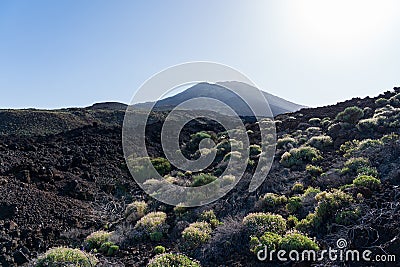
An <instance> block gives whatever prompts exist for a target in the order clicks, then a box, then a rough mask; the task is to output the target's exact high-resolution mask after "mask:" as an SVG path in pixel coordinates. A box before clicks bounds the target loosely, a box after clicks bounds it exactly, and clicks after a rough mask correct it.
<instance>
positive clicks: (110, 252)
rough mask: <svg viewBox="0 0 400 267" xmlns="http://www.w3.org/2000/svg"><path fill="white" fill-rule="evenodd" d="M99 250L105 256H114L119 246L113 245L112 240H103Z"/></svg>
mask: <svg viewBox="0 0 400 267" xmlns="http://www.w3.org/2000/svg"><path fill="white" fill-rule="evenodd" d="M99 250H100V252H101V253H103V254H104V255H107V256H114V255H115V254H116V253H117V252H118V250H119V246H117V245H115V244H114V243H113V242H109V241H108V242H105V243H103V244H102V245H101V247H100V249H99Z"/></svg>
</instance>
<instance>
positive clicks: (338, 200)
mask: <svg viewBox="0 0 400 267" xmlns="http://www.w3.org/2000/svg"><path fill="white" fill-rule="evenodd" d="M315 199H316V200H317V201H318V205H317V207H316V208H315V211H314V213H310V214H309V215H307V217H306V218H305V219H303V220H301V221H300V222H299V223H298V224H297V225H296V229H298V230H300V231H305V232H306V231H311V230H315V231H319V230H324V229H326V227H327V223H328V222H331V221H332V220H333V219H334V218H335V216H336V214H337V212H338V211H340V210H342V209H345V208H347V207H349V206H350V204H351V203H353V201H354V200H353V198H352V196H351V195H349V194H347V193H345V192H343V191H341V190H338V189H333V190H332V191H331V192H326V191H323V192H321V193H319V194H317V195H316V196H315Z"/></svg>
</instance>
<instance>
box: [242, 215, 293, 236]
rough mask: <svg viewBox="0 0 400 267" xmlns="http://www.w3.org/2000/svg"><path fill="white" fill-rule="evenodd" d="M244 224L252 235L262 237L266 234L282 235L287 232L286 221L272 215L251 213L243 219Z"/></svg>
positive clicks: (279, 216)
mask: <svg viewBox="0 0 400 267" xmlns="http://www.w3.org/2000/svg"><path fill="white" fill-rule="evenodd" d="M243 224H244V226H245V227H246V229H247V231H248V232H249V233H250V235H255V236H261V235H262V234H263V233H265V232H274V233H278V234H282V233H284V232H285V231H286V220H285V219H284V218H283V217H282V216H281V215H277V214H272V213H261V212H259V213H250V214H249V215H247V216H246V217H244V218H243Z"/></svg>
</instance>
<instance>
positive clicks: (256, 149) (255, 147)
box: [249, 145, 262, 156]
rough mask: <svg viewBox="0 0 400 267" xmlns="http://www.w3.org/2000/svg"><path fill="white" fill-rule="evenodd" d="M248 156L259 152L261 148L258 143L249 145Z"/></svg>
mask: <svg viewBox="0 0 400 267" xmlns="http://www.w3.org/2000/svg"><path fill="white" fill-rule="evenodd" d="M249 149H250V156H257V155H259V154H261V152H262V149H261V147H260V146H259V145H250V147H249Z"/></svg>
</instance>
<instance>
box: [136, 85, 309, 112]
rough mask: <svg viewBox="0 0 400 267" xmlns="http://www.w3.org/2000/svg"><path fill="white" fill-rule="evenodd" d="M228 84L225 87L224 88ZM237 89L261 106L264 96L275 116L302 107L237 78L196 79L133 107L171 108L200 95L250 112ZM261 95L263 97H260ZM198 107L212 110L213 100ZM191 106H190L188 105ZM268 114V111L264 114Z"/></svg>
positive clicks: (255, 105)
mask: <svg viewBox="0 0 400 267" xmlns="http://www.w3.org/2000/svg"><path fill="white" fill-rule="evenodd" d="M227 88H229V89H227ZM234 92H237V93H239V94H240V95H241V96H247V97H249V98H250V99H251V101H250V103H252V104H253V105H254V107H255V109H256V108H257V107H262V106H265V100H267V102H268V104H269V106H270V109H271V112H272V115H273V116H277V115H279V114H283V113H288V112H295V111H298V110H300V109H301V108H305V106H301V105H298V104H295V103H292V102H289V101H287V100H285V99H282V98H280V97H277V96H274V95H272V94H269V93H266V92H264V91H262V95H261V94H259V93H258V90H257V89H255V88H254V87H252V86H250V85H247V84H245V83H240V82H234V81H231V82H220V83H217V84H210V83H206V82H203V83H198V84H196V85H194V86H192V87H190V88H188V89H186V90H185V91H183V92H181V93H178V94H176V95H174V96H171V97H168V98H164V99H161V100H159V101H157V102H156V103H155V104H154V103H153V102H147V103H140V104H136V105H135V107H136V108H138V109H146V108H149V107H151V106H152V105H154V109H155V110H159V111H163V110H171V109H173V108H174V107H176V106H177V105H179V104H181V103H183V102H185V101H187V100H191V99H195V98H200V97H210V98H213V99H217V100H220V101H221V102H223V103H225V104H228V105H229V106H230V107H231V108H232V109H233V110H235V112H236V113H237V114H239V115H240V116H252V115H253V112H252V110H250V109H249V107H248V106H247V104H246V103H245V102H244V101H243V99H242V98H241V97H238V95H236V93H234ZM262 97H264V98H265V100H264V99H262ZM198 105H199V107H198V108H199V109H200V108H201V109H205V110H213V111H215V109H216V108H218V107H216V106H215V104H210V103H207V102H205V103H202V104H198ZM191 108H193V106H191ZM266 115H270V114H266Z"/></svg>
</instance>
